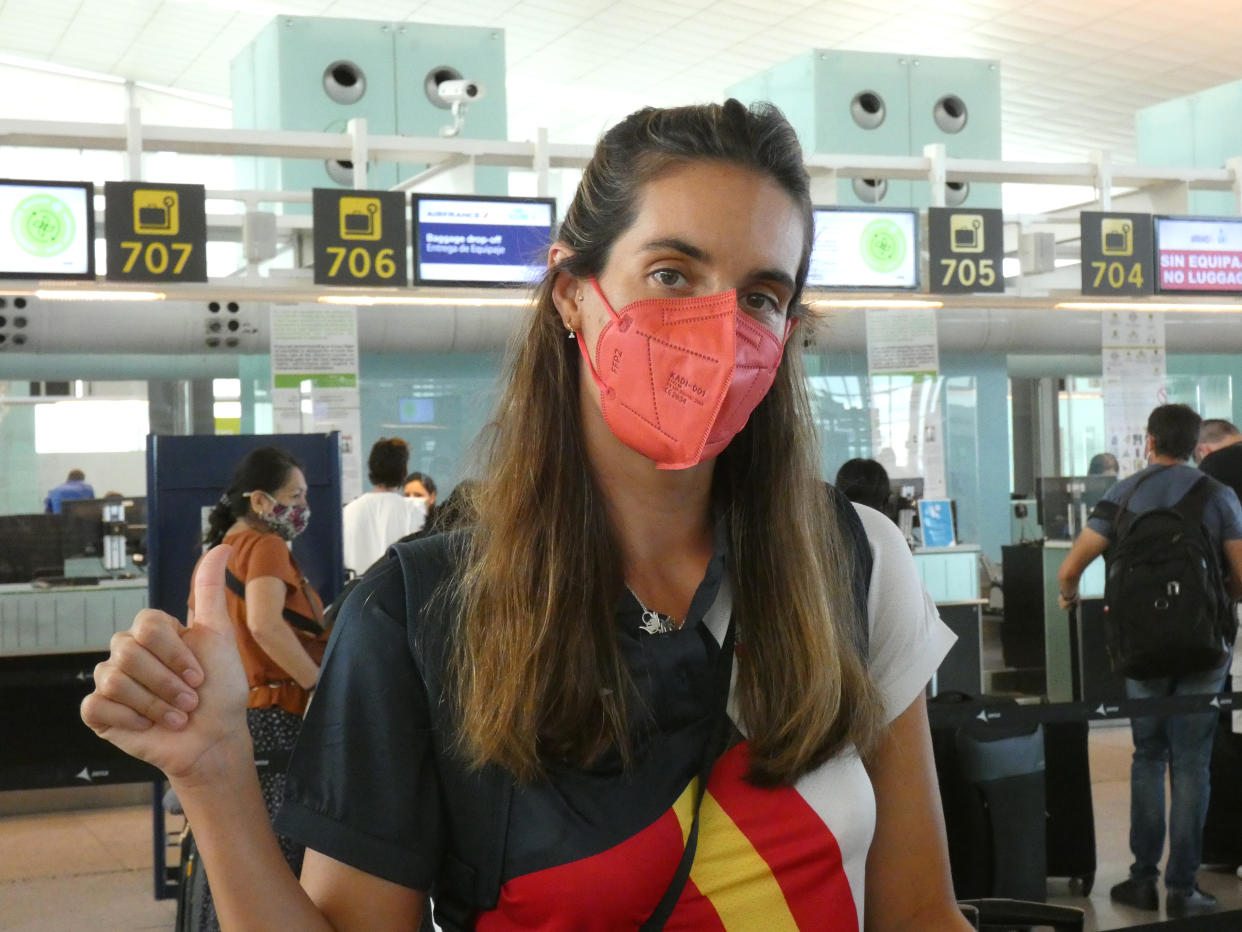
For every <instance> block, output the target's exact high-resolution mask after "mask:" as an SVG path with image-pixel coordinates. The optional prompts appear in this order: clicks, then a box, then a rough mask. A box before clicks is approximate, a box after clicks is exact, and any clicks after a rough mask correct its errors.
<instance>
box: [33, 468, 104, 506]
mask: <svg viewBox="0 0 1242 932" xmlns="http://www.w3.org/2000/svg"><path fill="white" fill-rule="evenodd" d="M94 497H95V490H94V489H93V488H91V486H90V484H89V483H88V482H87V481H86V473H84V472H82V470H80V469H71V470H69V478H67V479H66V480H65V481H64V482H62V483H61V484H60V485H58V486H56V488H54V489H52V491H50V492H48V493H47V499H46V500H45V501H44V503H43V510H44V511H46V512H47V513H48V514H52V515H58V514H60V506H61V503H62V502H67V501H70V500H71V499H77V498H94Z"/></svg>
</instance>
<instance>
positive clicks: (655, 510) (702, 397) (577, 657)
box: [83, 100, 968, 932]
mask: <svg viewBox="0 0 1242 932" xmlns="http://www.w3.org/2000/svg"><path fill="white" fill-rule="evenodd" d="M811 239H812V222H811V199H810V190H809V179H808V177H807V173H806V170H805V168H804V166H803V162H802V153H801V150H800V148H799V146H798V142H797V138H796V136H795V134H794V132H793V129H792V128H791V127H790V125H789V124H788V123H787V122H786V121H785V119H784V117H782V116H781V114H780V113H779V112H777V111H776V110H775V109H774V108H771V107H767V106H755V107H753V108H750V109H748V108H746V107H744V106H743V105H742V104H740V103H738V102H737V101H735V100H730V101H726V102H725V103H724V104H723V105H709V106H695V107H684V108H677V109H670V110H653V109H647V110H642V111H639V112H637V113H635V114H632V115H631V116H630V117H628V118H627V119H626V120H624V121H622V122H621V123H620V124H618V125H617V126H615V127H613V128H612V129H611V130H609V131H608V132H607V133H606V134H605V135H604V137H603V138H602V139H601V141H600V143H599V145H598V147H597V148H596V152H595V155H594V157H593V158H592V160H591V162H590V164H589V165H588V166H587V167H586V169H585V172H584V175H583V179H582V183H581V185H580V187H579V189H578V193H577V195H576V196H575V198H574V200H573V203H572V204H571V205H570V207H569V209H568V211H567V212H566V215H565V220H564V223H563V224H562V226H561V230H560V233H559V235H558V240H557V242H556V243H555V244H554V245H553V246H552V248H551V250H550V252H549V261H548V272H547V275H546V276H545V278H544V280H543V282H542V284H541V285H540V287H539V289H538V290H537V292H536V295H535V301H534V310H533V313H532V314H531V316H530V319H529V321H528V323H527V327H526V330H525V336H524V338H523V339H522V340H521V341H520V344H519V346H518V348H517V351H516V353H515V354H514V357H513V359H512V360H511V364H510V369H509V379H508V383H507V387H506V389H505V390H504V392H503V394H502V397H501V400H500V403H499V406H498V411H497V413H496V416H495V419H494V421H493V424H492V427H491V429H490V430H489V431H488V433H487V434H486V437H487V440H488V449H487V451H486V452H487V454H488V458H487V469H486V472H485V474H484V478H483V481H482V484H481V486H480V488H479V490H478V493H477V495H476V496H475V497H474V498H473V504H474V505H475V508H476V520H475V523H474V529H473V530H472V531H466V532H461V533H459V534H455V535H439V536H432V537H428V538H425V539H423V540H419V541H413V542H411V543H409V544H404V545H401V546H399V547H397V548H395V549H394V554H395V556H394V558H393V559H391V560H390V561H389V563H388V564H387V565H385V566H383V567H381V568H380V569H378V570H376V571H374V572H372V573H370V574H368V577H367V578H366V579H364V580H363V582H362V583H361V584H360V585H359V586H358V587H357V589H356V590H355V592H354V593H353V595H352V596H351V597H350V598H349V599H348V600H347V601H346V603H345V605H344V607H343V608H342V612H341V615H340V617H339V620H338V622H337V627H336V633H335V634H334V636H333V646H332V650H331V651H330V652H329V655H328V660H327V664H326V666H325V670H324V676H323V678H322V682H321V686H320V689H319V692H318V698H317V699H316V700H315V703H314V705H313V706H312V708H311V710H310V713H309V715H308V717H307V721H306V725H305V729H304V732H303V737H302V740H301V742H300V743H299V746H298V749H297V751H296V752H295V754H294V757H293V760H292V762H291V764H290V769H289V796H288V798H287V799H286V803H285V806H284V808H283V809H282V811H281V814H280V819H279V821H278V825H279V826H280V827H281V828H282V830H287V831H289V832H290V833H291V834H295V835H296V836H297V837H299V838H300V839H301V840H303V841H305V842H306V843H307V846H308V851H307V856H306V863H305V866H304V868H303V871H302V875H301V884H300V885H299V884H298V882H297V881H295V879H294V877H293V876H292V875H290V874H289V873H288V872H287V871H285V870H284V869H283V867H282V865H281V863H280V860H279V857H278V855H277V853H276V851H275V846H274V844H273V842H272V841H271V834H270V833H269V832H267V831H266V829H265V828H264V827H263V826H262V825H260V824H257V823H259V822H261V820H260V819H257V818H256V815H257V813H258V811H259V805H260V803H259V800H258V794H257V792H256V788H255V784H254V772H253V765H252V760H251V754H250V751H249V749H248V748H247V747H245V745H244V742H243V741H241V740H240V739H239V738H238V737H237V736H236V734H235V731H236V726H235V722H236V721H237V716H238V711H237V709H238V698H237V697H238V693H239V688H238V681H239V680H240V672H239V671H238V670H237V669H236V665H235V664H231V663H230V660H231V658H232V656H233V655H234V654H233V652H231V651H230V646H231V642H230V639H231V636H232V628H231V626H229V625H227V624H225V623H223V622H222V620H221V619H222V616H223V611H222V609H221V605H222V599H223V595H222V589H221V586H220V583H219V582H218V581H217V580H216V579H213V578H212V576H211V574H210V573H209V572H208V571H215V572H216V573H217V574H218V572H219V570H218V568H217V564H218V563H219V562H220V558H219V557H217V558H215V560H214V562H211V563H208V564H205V565H204V572H203V573H202V574H201V577H202V578H201V579H200V581H199V582H200V587H201V588H200V596H199V599H200V602H199V604H200V606H201V607H202V609H203V611H202V616H201V619H200V621H198V622H196V623H195V624H194V625H193V626H192V627H191V628H189V630H188V631H185V630H183V629H181V628H180V627H179V626H178V625H177V624H176V622H175V620H174V619H170V618H168V616H166V615H161V614H159V613H155V612H148V613H144V614H143V615H140V616H139V617H138V619H137V620H136V621H135V625H134V628H133V629H132V635H131V637H130V639H128V640H127V639H125V638H122V639H121V640H119V641H118V643H117V645H116V648H115V649H114V651H113V656H112V658H111V659H110V660H109V661H107V662H106V663H105V664H103V665H102V667H101V668H100V672H99V673H98V674H97V677H96V682H97V690H96V692H95V693H94V694H92V695H91V696H89V697H87V699H86V700H85V702H84V703H83V718H84V719H85V720H86V721H87V723H88V724H90V725H91V726H92V727H93V728H94V729H95V730H96V732H97V733H99V734H101V735H103V736H104V737H106V738H108V739H109V740H111V741H114V742H115V743H117V744H118V745H119V746H120V747H122V748H124V749H125V750H127V751H129V752H130V753H132V754H135V755H136V756H139V757H142V758H143V759H145V760H148V761H151V762H152V763H154V764H156V765H157V766H159V767H160V768H161V769H163V770H164V772H165V773H166V774H168V775H169V777H170V779H171V780H172V781H173V784H174V785H175V786H177V787H179V792H181V799H182V803H183V805H184V806H185V809H186V812H187V814H188V815H189V817H190V819H191V821H192V822H193V824H194V826H195V832H196V834H197V836H198V839H199V845H200V849H201V851H202V854H203V859H204V863H205V864H206V866H207V870H208V871H209V873H210V874H211V877H212V880H213V884H215V885H216V887H217V897H218V902H219V903H220V907H221V914H222V916H225V917H226V918H227V919H228V920H229V921H230V922H231V923H232V928H236V929H261V928H296V929H299V930H310V929H325V930H326V929H336V930H338V932H339V930H354V929H366V930H397V929H401V930H408V929H412V928H416V927H417V923H418V920H419V918H420V916H422V914H423V913H424V911H425V909H426V905H427V902H428V901H427V891H428V890H431V892H432V896H433V898H434V905H435V918H436V921H437V923H438V924H439V925H440V926H441V928H445V929H452V930H458V929H471V928H474V929H480V930H513V929H542V930H565V932H569V930H575V932H577V930H613V929H631V930H633V929H641V930H643V932H647V930H650V929H659V928H677V929H725V928H728V929H757V930H765V932H767V930H772V929H815V930H820V932H822V930H830V932H846V930H848V932H858V930H860V929H864V928H865V929H868V930H884V932H898V930H901V932H927V930H933V929H934V930H936V932H943V930H957V929H966V928H968V926H967V924H966V923H965V921H964V920H963V919H962V917H961V915H960V913H959V912H958V911H957V910H956V909H955V906H954V903H953V891H952V886H951V884H950V881H949V871H948V858H947V854H946V850H945V842H944V829H943V825H942V818H941V814H940V800H939V795H938V793H937V787H936V778H935V771H934V768H933V766H932V758H931V747H930V744H931V742H930V738H929V734H928V727H927V714H926V707H925V704H924V699H923V695H924V689H925V687H926V684H927V682H928V680H929V678H930V677H931V674H932V673H933V672H934V671H935V669H936V667H937V666H938V665H939V663H940V660H941V659H942V658H943V657H944V655H945V653H946V652H947V651H948V649H949V646H950V645H951V643H952V635H951V634H949V632H948V631H947V629H945V627H944V626H943V625H942V624H941V622H940V620H939V619H938V618H937V617H936V614H935V609H934V607H933V606H932V605H931V603H930V600H928V599H927V598H926V594H925V592H924V591H923V589H922V586H921V585H920V583H919V581H918V576H917V573H916V572H915V569H914V565H913V560H912V558H911V556H910V553H909V550H908V548H907V547H906V546H905V542H904V540H903V539H902V537H901V535H900V533H898V531H897V529H896V528H895V527H894V526H893V525H892V524H891V522H888V521H887V520H885V519H884V518H883V517H881V516H880V515H878V514H877V513H876V512H873V511H870V510H869V509H864V508H860V509H858V510H857V511H855V510H854V509H853V508H852V507H851V506H850V505H849V504H848V502H846V503H842V502H841V501H840V500H839V499H837V498H834V497H832V496H830V495H826V494H825V491H824V486H823V483H822V480H821V478H820V474H819V473H820V462H819V459H820V458H819V449H818V445H817V443H816V440H815V437H814V429H813V424H814V422H813V418H812V414H811V410H810V405H809V401H808V398H807V394H806V390H805V385H804V375H803V372H802V367H801V363H800V358H799V357H800V346H799V344H800V342H801V341H800V340H799V339H798V338H797V336H796V333H797V318H798V317H799V315H800V314H801V313H802V307H801V304H800V296H801V292H802V288H803V285H804V284H805V281H806V276H807V268H808V263H809V256H810V246H811ZM209 604H210V605H211V606H213V608H212V609H211V610H210V611H209V610H208V609H207V606H208V605H209ZM178 697H185V698H184V699H183V700H182V701H184V703H185V707H186V708H187V709H189V710H190V715H189V721H188V722H185V721H182V720H181V719H177V720H176V721H175V722H167V723H166V722H164V721H162V720H161V713H162V711H163V710H164V709H167V708H171V707H172V704H173V703H175V702H176V701H177V700H178ZM242 840H244V841H242ZM225 891H227V897H226V895H225ZM226 925H227V923H226Z"/></svg>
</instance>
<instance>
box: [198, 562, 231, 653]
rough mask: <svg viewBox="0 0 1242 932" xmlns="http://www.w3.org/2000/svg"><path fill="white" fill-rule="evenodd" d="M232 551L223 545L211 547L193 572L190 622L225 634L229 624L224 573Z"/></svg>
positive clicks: (228, 629)
mask: <svg viewBox="0 0 1242 932" xmlns="http://www.w3.org/2000/svg"><path fill="white" fill-rule="evenodd" d="M232 552H233V548H232V547H230V546H228V545H227V544H220V545H218V546H216V547H212V548H211V550H209V551H208V552H207V555H206V556H205V557H203V559H202V562H201V563H199V565H198V571H197V572H196V573H195V574H194V624H195V625H196V626H197V625H203V626H205V627H207V628H211V629H212V630H213V631H218V632H220V633H221V634H228V635H229V636H232V634H233V623H232V622H231V621H230V620H229V610H228V605H227V603H226V601H225V597H224V573H225V567H226V565H227V564H228V561H229V555H230V554H231V553H232Z"/></svg>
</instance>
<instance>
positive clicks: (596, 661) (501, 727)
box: [450, 100, 880, 784]
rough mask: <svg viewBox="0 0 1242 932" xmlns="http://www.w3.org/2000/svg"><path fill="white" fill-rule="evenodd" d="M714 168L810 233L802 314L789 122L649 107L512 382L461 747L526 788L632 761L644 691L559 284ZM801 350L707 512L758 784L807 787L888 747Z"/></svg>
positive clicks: (504, 404)
mask: <svg viewBox="0 0 1242 932" xmlns="http://www.w3.org/2000/svg"><path fill="white" fill-rule="evenodd" d="M704 159H706V160H719V161H725V162H728V163H730V164H735V165H739V166H742V167H745V168H749V169H752V170H754V171H756V172H759V173H761V174H763V175H765V176H768V177H771V178H773V179H774V180H776V181H777V182H778V183H779V184H780V185H781V186H782V187H783V188H784V189H785V190H786V191H787V192H788V193H789V194H790V196H791V197H792V198H793V199H794V201H795V202H796V203H797V204H798V205H799V209H800V213H801V214H802V217H803V220H804V225H805V230H806V235H805V238H804V244H803V252H802V256H801V261H800V263H799V266H798V273H797V277H796V285H797V289H796V293H795V295H794V296H793V299H792V300H791V304H790V306H791V308H793V307H797V305H798V301H799V300H800V294H801V290H802V286H803V284H804V283H805V280H806V272H807V265H808V262H809V255H810V242H811V236H812V226H811V203H810V194H809V182H808V179H807V175H806V170H805V167H804V165H803V162H802V153H801V149H800V147H799V146H798V142H797V138H796V136H795V134H794V131H793V129H792V128H791V127H790V125H789V124H788V122H786V120H785V118H784V117H783V116H782V115H781V114H780V112H779V111H777V110H776V108H774V107H772V106H770V105H757V106H755V107H752V108H750V109H747V108H746V107H744V106H743V105H742V104H740V103H738V102H737V101H736V100H729V101H726V102H725V103H724V104H723V105H707V106H696V107H682V108H677V109H671V110H656V109H650V108H648V109H645V110H641V111H638V112H637V113H634V114H632V115H631V116H629V117H628V118H626V119H625V120H624V121H622V122H621V123H619V124H617V126H615V127H613V128H612V129H611V130H609V131H608V132H607V133H606V134H605V135H604V137H603V138H602V139H601V141H600V143H599V145H598V147H597V149H596V152H595V154H594V156H593V158H592V160H591V162H590V164H589V165H588V166H587V168H586V170H585V173H584V175H583V178H582V183H581V185H580V186H579V188H578V192H577V195H576V196H575V198H574V201H573V203H572V205H571V206H570V208H569V210H568V211H567V212H566V216H565V220H564V223H563V224H562V227H561V231H560V237H559V238H560V240H561V241H562V242H564V243H566V244H567V245H568V246H570V247H571V248H572V249H573V250H574V254H573V255H572V256H571V257H570V258H569V259H568V260H566V261H565V262H563V263H561V264H559V265H558V266H557V267H555V268H553V269H550V270H549V272H548V274H547V275H546V276H545V277H544V280H543V282H542V283H541V284H540V286H539V288H538V290H537V292H536V295H535V300H534V311H533V314H532V316H531V319H530V321H529V325H528V326H527V328H526V330H525V332H524V335H523V336H522V337H521V338H520V340H519V341H518V343H517V344H516V346H515V351H514V352H513V353H512V354H511V359H510V362H509V366H508V383H507V387H506V388H505V390H504V392H503V394H502V396H501V399H500V402H499V405H498V409H497V412H496V416H495V418H494V420H493V421H492V423H491V425H490V427H489V430H488V432H487V434H486V435H485V444H486V454H487V463H488V465H487V470H486V480H485V482H484V483H483V486H482V488H481V489H480V491H479V494H478V497H477V500H476V501H477V506H478V517H479V521H478V527H479V531H478V533H476V534H475V535H474V537H473V543H472V549H471V553H470V557H469V560H468V561H467V566H466V569H465V570H464V573H463V578H462V579H461V581H460V595H461V605H462V611H461V616H460V621H459V625H460V628H459V630H458V632H457V637H456V638H455V649H454V653H453V655H452V659H451V665H452V670H451V671H450V672H451V675H452V681H453V682H454V683H455V684H456V695H455V697H454V698H455V700H456V702H457V714H458V715H459V721H460V726H459V727H460V732H459V743H460V745H461V749H462V752H463V753H464V754H465V756H466V758H467V759H468V760H470V761H472V762H473V763H475V764H478V765H482V764H485V763H492V764H498V765H500V766H503V767H505V768H506V769H508V770H509V771H511V772H512V773H513V774H514V775H516V776H517V777H518V778H519V779H532V778H534V777H536V776H538V775H539V774H540V773H541V771H542V768H543V764H544V763H545V762H546V761H549V760H563V761H568V762H570V763H574V764H578V765H588V764H590V763H592V762H593V761H596V760H598V759H599V757H600V756H601V755H602V754H604V753H605V752H608V751H615V752H617V753H619V754H620V755H621V757H622V758H623V759H626V760H628V759H629V755H630V750H631V747H630V743H631V735H630V731H629V725H630V722H631V721H632V720H633V718H634V714H635V712H636V709H635V703H636V702H637V701H638V700H637V699H636V694H635V691H634V688H633V684H632V683H631V681H630V677H629V673H628V670H627V668H626V666H625V663H624V660H623V658H622V655H621V650H620V647H619V645H618V643H617V640H616V633H615V628H614V626H613V624H612V618H613V613H614V611H615V609H616V606H617V604H618V601H619V599H620V597H621V595H622V593H623V591H624V585H625V582H624V579H623V578H622V574H621V554H620V550H619V546H618V543H617V539H616V536H615V534H614V532H613V529H612V526H611V524H610V523H609V520H608V516H607V511H606V508H605V501H604V497H603V495H602V494H601V491H600V489H599V487H598V486H597V484H596V481H595V478H594V475H593V471H592V469H591V465H590V463H589V461H588V459H587V455H586V449H585V445H584V442H583V435H582V424H581V418H580V410H579V394H578V392H579V388H578V387H579V382H578V364H579V358H578V352H577V350H576V348H575V347H574V344H573V343H572V342H570V341H569V340H567V339H566V338H565V331H564V328H563V325H562V323H561V320H560V317H559V316H558V315H557V313H556V309H555V307H554V305H553V302H552V289H553V284H554V282H555V279H556V276H557V275H559V274H560V273H562V272H564V273H567V274H571V275H574V276H577V277H585V276H588V275H598V274H600V272H602V270H603V268H604V265H605V264H606V262H607V260H608V255H609V251H610V249H611V247H612V244H613V243H614V242H615V241H616V239H617V237H618V236H620V235H621V233H623V232H624V231H625V229H626V228H628V227H629V225H630V224H631V223H632V222H633V220H634V216H635V212H636V205H637V200H638V194H639V192H640V191H641V189H642V186H643V185H644V184H646V183H647V182H649V181H650V180H652V179H653V178H654V177H657V176H658V175H659V174H660V173H661V172H663V171H664V170H666V169H667V168H668V167H670V166H671V165H675V164H684V163H686V162H693V161H698V160H704ZM798 343H799V341H798V339H797V338H796V337H795V338H794V339H792V340H791V341H790V345H789V346H788V348H787V350H786V353H785V358H784V361H783V363H782V365H781V367H780V370H779V372H778V374H777V377H776V381H775V384H774V385H773V387H772V390H771V391H770V392H769V393H768V395H767V397H766V398H765V399H764V400H763V401H762V402H761V403H760V405H759V406H758V408H757V409H756V410H755V412H754V414H752V415H751V418H750V420H749V422H748V424H747V426H746V427H745V428H744V429H743V430H742V432H741V433H739V434H738V436H737V437H736V438H735V439H734V440H733V442H732V443H731V444H730V445H729V447H728V448H727V449H726V450H725V451H724V452H723V453H721V454H720V456H718V457H717V459H716V466H715V471H714V476H713V497H714V500H715V502H716V505H717V506H718V507H719V508H721V509H723V510H724V512H725V513H726V516H727V518H728V523H729V528H730V535H731V549H730V561H729V563H730V565H729V567H728V571H729V573H730V577H731V579H732V580H733V588H734V617H735V619H737V625H738V631H739V635H740V637H741V638H742V639H744V641H745V644H746V661H745V663H743V664H741V665H740V667H739V673H738V696H739V701H740V709H741V715H742V719H743V722H744V723H745V727H746V730H747V732H748V733H749V740H750V744H751V750H752V760H753V763H752V767H751V773H750V777H751V779H752V780H754V781H755V782H757V783H760V784H773V783H777V782H781V781H793V780H794V779H796V778H797V777H798V776H799V775H800V774H802V773H805V772H806V771H808V770H810V769H812V768H813V767H815V766H817V765H818V764H820V763H822V762H823V761H824V760H826V759H827V758H829V757H830V756H832V755H833V754H835V753H837V752H838V751H840V750H842V749H843V748H844V747H845V746H846V745H847V744H848V743H853V744H854V745H856V746H858V747H859V748H860V749H866V748H867V747H869V746H870V745H871V744H872V742H873V741H874V738H875V735H876V733H877V731H878V727H879V724H878V723H879V721H880V704H879V701H878V699H877V698H876V697H877V694H876V691H875V688H874V686H873V685H872V683H871V680H870V678H869V676H868V675H867V672H866V666H865V660H864V658H862V657H860V656H859V653H858V651H857V650H856V649H855V647H854V646H853V640H852V638H851V632H852V631H853V630H854V626H855V625H857V624H860V623H861V624H865V623H866V620H865V619H861V621H860V620H859V619H857V618H855V617H854V613H855V611H856V609H855V606H854V605H853V602H852V599H851V597H850V592H851V588H850V585H851V584H850V581H851V573H852V571H853V566H852V561H851V558H850V548H849V546H848V544H847V543H846V542H845V541H844V540H843V538H842V532H841V529H840V527H839V525H838V521H837V516H836V514H835V513H834V511H833V510H832V507H831V505H830V504H829V502H828V501H827V500H826V499H825V497H824V495H823V486H822V482H821V480H820V477H819V468H818V449H817V446H816V443H815V437H814V431H813V428H812V426H811V425H812V419H811V409H810V403H809V399H808V398H807V394H806V390H805V380H804V376H803V371H802V366H801V359H800V348H799V347H798V345H797V344H798Z"/></svg>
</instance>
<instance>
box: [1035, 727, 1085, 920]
mask: <svg viewBox="0 0 1242 932" xmlns="http://www.w3.org/2000/svg"><path fill="white" fill-rule="evenodd" d="M1088 731H1089V729H1088V727H1087V723H1086V722H1046V723H1045V724H1044V767H1045V769H1044V775H1045V778H1046V779H1045V784H1044V787H1045V795H1046V799H1045V802H1046V806H1047V812H1048V830H1047V849H1048V870H1047V873H1048V876H1049V877H1068V878H1070V884H1071V889H1073V890H1074V892H1075V893H1078V894H1080V895H1082V896H1089V895H1090V893H1091V888H1092V886H1094V884H1095V806H1094V804H1093V802H1092V799H1091V765H1090V761H1089V758H1088V755H1087V734H1088Z"/></svg>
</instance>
